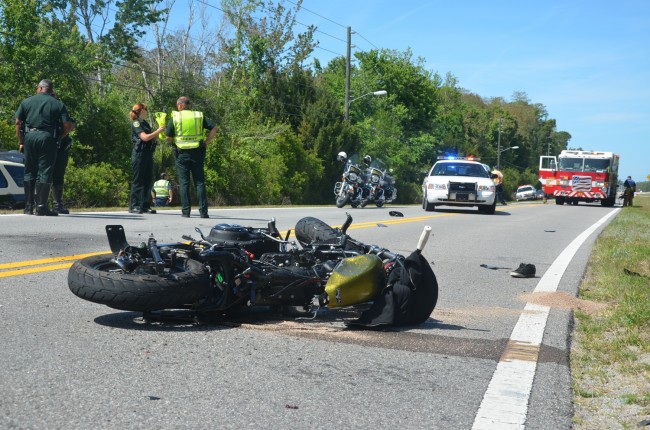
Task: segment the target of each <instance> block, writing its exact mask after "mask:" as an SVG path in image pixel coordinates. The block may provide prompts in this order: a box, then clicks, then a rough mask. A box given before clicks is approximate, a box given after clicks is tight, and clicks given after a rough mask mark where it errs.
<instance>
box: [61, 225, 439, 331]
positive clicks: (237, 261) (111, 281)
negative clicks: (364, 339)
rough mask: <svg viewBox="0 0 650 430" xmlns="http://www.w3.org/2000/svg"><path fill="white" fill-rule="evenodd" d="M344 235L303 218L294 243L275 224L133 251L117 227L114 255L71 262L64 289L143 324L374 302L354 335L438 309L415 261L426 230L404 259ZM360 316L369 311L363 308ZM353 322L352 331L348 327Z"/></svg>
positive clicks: (111, 229)
mask: <svg viewBox="0 0 650 430" xmlns="http://www.w3.org/2000/svg"><path fill="white" fill-rule="evenodd" d="M351 223H352V217H351V216H350V215H349V214H347V219H346V221H345V223H344V224H343V226H342V227H341V228H332V227H331V226H329V225H328V224H326V223H324V222H323V221H321V220H319V219H316V218H313V217H306V218H302V219H301V220H299V221H298V223H297V224H296V226H295V237H296V239H297V241H298V244H296V243H295V241H294V242H289V237H290V234H291V230H289V231H288V232H287V234H286V235H285V237H282V236H281V234H280V232H279V231H278V229H277V228H276V224H275V219H271V220H270V221H268V224H267V225H266V226H265V227H257V228H254V227H244V226H242V225H239V224H226V223H223V224H217V225H215V226H214V227H213V228H212V229H211V231H210V233H209V234H208V235H207V236H205V235H204V234H203V232H202V231H201V230H200V229H199V228H195V231H196V233H198V235H199V236H200V238H199V239H195V238H193V237H190V236H183V239H184V240H185V241H184V242H179V243H172V244H159V243H158V242H157V241H156V239H155V238H154V236H153V234H152V235H151V236H150V237H149V239H148V241H147V242H146V243H144V242H143V243H141V244H140V245H130V244H129V243H128V242H127V240H126V234H125V232H124V229H123V227H122V226H120V225H107V226H106V233H107V236H108V242H109V245H110V248H111V251H112V253H110V254H103V255H96V256H90V257H86V258H84V259H81V260H78V261H76V262H75V263H74V264H73V265H72V266H71V267H70V269H69V272H68V286H69V288H70V290H71V291H72V293H73V294H74V295H76V296H77V297H80V298H82V299H84V300H88V301H90V302H94V303H99V304H103V305H106V306H108V307H111V308H114V309H118V310H124V311H137V312H143V313H144V317H145V320H147V318H150V317H155V315H156V313H159V312H165V311H169V310H185V311H189V312H193V313H194V315H195V316H196V318H200V316H207V315H212V316H214V315H215V314H216V315H221V316H225V315H228V314H230V313H234V312H235V311H242V310H246V309H250V308H253V307H259V306H270V307H272V308H274V309H285V308H288V307H289V308H291V309H292V310H293V311H295V310H296V308H301V309H302V311H304V312H305V313H308V314H310V315H311V317H312V318H315V317H316V316H317V313H318V310H319V309H321V308H340V307H348V306H354V305H359V304H368V303H369V302H372V306H371V307H370V309H367V310H365V311H363V313H362V317H361V318H359V320H357V321H356V323H357V324H359V325H360V326H364V325H365V326H368V327H370V326H379V325H382V324H383V325H395V324H398V325H405V324H409V325H413V324H420V323H422V322H424V321H426V320H427V319H428V318H429V316H430V315H431V312H432V311H433V309H434V308H435V305H436V302H437V298H438V284H437V281H436V278H435V275H434V273H433V271H432V269H431V266H430V265H429V263H428V262H427V261H426V259H424V257H423V256H422V255H421V251H422V249H423V248H424V245H425V244H426V242H427V239H428V237H429V234H430V231H431V227H429V226H426V227H425V228H424V230H423V232H422V234H421V236H420V239H419V242H418V246H417V249H416V250H415V251H414V252H413V253H412V254H411V255H409V256H408V257H406V258H405V257H404V256H402V255H399V254H396V253H393V252H391V251H390V250H388V249H385V248H381V247H378V246H375V245H367V244H365V243H362V242H360V241H358V240H355V239H353V238H352V237H350V236H349V235H348V234H347V233H346V231H347V229H348V227H349V226H350V225H351ZM366 307H367V306H366ZM354 323H355V322H351V324H354Z"/></svg>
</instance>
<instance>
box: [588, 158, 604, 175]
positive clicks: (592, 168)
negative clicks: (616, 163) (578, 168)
mask: <svg viewBox="0 0 650 430" xmlns="http://www.w3.org/2000/svg"><path fill="white" fill-rule="evenodd" d="M608 167H609V160H585V172H606V171H607V168H608Z"/></svg>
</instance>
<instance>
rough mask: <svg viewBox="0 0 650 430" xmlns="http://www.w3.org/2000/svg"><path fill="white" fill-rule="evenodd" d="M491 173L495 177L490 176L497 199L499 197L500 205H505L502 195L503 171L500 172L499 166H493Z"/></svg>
mask: <svg viewBox="0 0 650 430" xmlns="http://www.w3.org/2000/svg"><path fill="white" fill-rule="evenodd" d="M492 174H493V175H496V177H495V178H492V180H493V181H494V188H495V189H496V195H497V199H499V201H500V202H501V204H502V205H507V203H506V199H505V198H504V197H503V173H501V170H500V169H499V166H494V170H492Z"/></svg>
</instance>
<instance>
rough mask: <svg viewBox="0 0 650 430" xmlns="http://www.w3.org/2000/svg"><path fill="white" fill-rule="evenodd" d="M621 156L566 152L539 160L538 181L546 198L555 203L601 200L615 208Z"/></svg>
mask: <svg viewBox="0 0 650 430" xmlns="http://www.w3.org/2000/svg"><path fill="white" fill-rule="evenodd" d="M618 161H619V156H618V155H616V154H614V153H613V152H602V151H574V150H564V151H562V152H561V153H560V155H559V156H558V157H557V158H556V157H555V156H541V157H540V159H539V181H540V182H541V183H542V186H543V187H544V195H545V196H548V197H550V196H555V203H556V204H558V205H563V204H564V203H565V202H566V203H567V204H574V205H577V204H578V202H586V203H591V202H594V201H597V200H600V204H601V205H603V206H614V202H615V201H616V187H617V184H618Z"/></svg>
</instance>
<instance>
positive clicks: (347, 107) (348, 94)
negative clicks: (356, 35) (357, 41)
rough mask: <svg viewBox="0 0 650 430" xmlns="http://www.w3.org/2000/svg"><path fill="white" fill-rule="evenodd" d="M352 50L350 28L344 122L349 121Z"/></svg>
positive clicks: (349, 29)
mask: <svg viewBox="0 0 650 430" xmlns="http://www.w3.org/2000/svg"><path fill="white" fill-rule="evenodd" d="M351 49H352V28H350V27H348V52H347V55H346V57H345V120H346V121H348V120H349V119H350V103H351V102H350V50H351Z"/></svg>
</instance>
